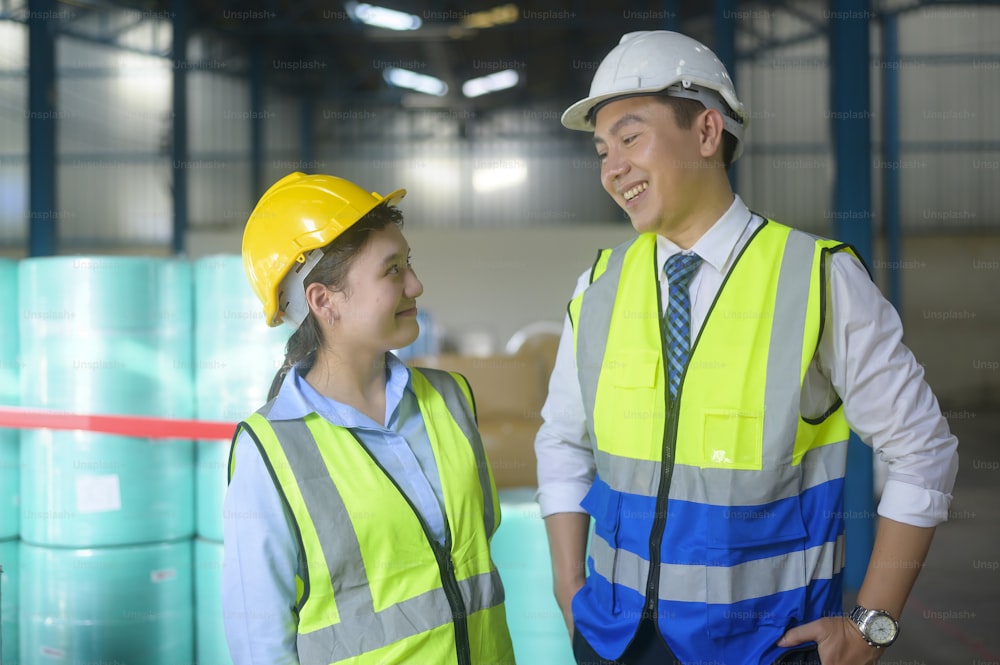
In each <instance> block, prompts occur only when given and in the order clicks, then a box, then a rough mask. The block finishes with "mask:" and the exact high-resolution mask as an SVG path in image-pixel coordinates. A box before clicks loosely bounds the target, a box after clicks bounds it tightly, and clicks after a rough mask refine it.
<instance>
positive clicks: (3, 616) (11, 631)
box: [0, 538, 21, 665]
mask: <svg viewBox="0 0 1000 665" xmlns="http://www.w3.org/2000/svg"><path fill="white" fill-rule="evenodd" d="M20 545H21V542H20V541H19V540H17V539H16V538H14V539H10V540H4V541H0V568H3V573H2V574H0V663H3V665H17V664H18V663H20V662H21V660H20V658H19V657H18V643H19V642H18V636H17V626H18V607H17V606H18V588H17V587H18V579H19V576H20V570H21V565H20V559H21V557H20Z"/></svg>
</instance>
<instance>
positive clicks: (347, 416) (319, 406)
mask: <svg viewBox="0 0 1000 665" xmlns="http://www.w3.org/2000/svg"><path fill="white" fill-rule="evenodd" d="M300 369H301V365H300V364H296V365H295V366H294V367H292V369H291V370H289V372H288V374H287V375H286V376H285V379H284V381H283V382H282V383H281V389H280V390H279V391H278V395H277V396H276V397H275V398H274V404H272V405H271V410H270V412H268V414H267V418H268V420H295V419H297V418H304V417H305V416H307V415H309V414H310V413H316V414H318V415H320V416H322V417H323V418H325V419H326V420H328V421H330V422H332V423H335V424H337V425H341V426H343V427H371V426H372V422H373V421H372V420H371V418H369V417H368V416H366V415H364V414H363V413H361V412H360V411H358V410H357V409H355V408H354V407H351V406H348V405H346V404H343V403H342V402H338V401H336V400H333V399H331V398H329V397H326V396H324V395H321V394H320V393H319V392H317V391H316V389H315V388H313V387H312V386H311V385H309V383H308V382H307V381H306V379H305V376H303V375H302V374H301V373H300ZM385 369H386V380H385V410H386V421H387V422H388V421H391V420H392V418H393V417H394V414H395V412H396V409H397V408H398V407H399V403H400V402H401V401H402V399H403V395H404V394H405V393H406V391H411V392H412V390H413V388H412V385H411V382H410V368H409V367H407V366H406V364H405V363H403V361H402V360H400V359H399V358H398V357H396V355H395V354H393V353H386V354H385ZM377 424H378V425H379V426H380V427H382V426H385V425H386V423H377Z"/></svg>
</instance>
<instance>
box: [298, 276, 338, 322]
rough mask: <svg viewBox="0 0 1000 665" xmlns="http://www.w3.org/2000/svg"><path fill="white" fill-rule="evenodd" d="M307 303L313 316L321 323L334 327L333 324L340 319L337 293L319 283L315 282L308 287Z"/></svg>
mask: <svg viewBox="0 0 1000 665" xmlns="http://www.w3.org/2000/svg"><path fill="white" fill-rule="evenodd" d="M306 303H307V304H308V305H309V310H310V311H311V312H312V313H313V316H314V317H316V318H317V319H319V320H320V321H326V322H327V323H329V324H331V325H333V322H334V321H336V320H337V319H339V318H340V309H339V299H338V298H337V292H336V291H334V290H333V289H331V288H330V287H328V286H325V285H323V284H320V283H319V282H313V283H312V284H310V285H309V286H307V287H306Z"/></svg>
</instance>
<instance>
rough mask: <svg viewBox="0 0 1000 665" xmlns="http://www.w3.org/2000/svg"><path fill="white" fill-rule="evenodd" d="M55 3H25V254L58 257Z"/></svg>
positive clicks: (49, 0)
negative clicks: (26, 20) (26, 200)
mask: <svg viewBox="0 0 1000 665" xmlns="http://www.w3.org/2000/svg"><path fill="white" fill-rule="evenodd" d="M54 9H55V1H54V0H30V1H29V2H28V190H29V191H28V220H29V221H28V256H52V255H53V254H55V253H56V242H57V224H56V220H57V219H58V215H57V214H56V127H57V123H56V109H57V105H56V41H55V34H56V29H57V27H58V21H57V19H55V18H53V17H54V16H55V15H56V12H55V11H54Z"/></svg>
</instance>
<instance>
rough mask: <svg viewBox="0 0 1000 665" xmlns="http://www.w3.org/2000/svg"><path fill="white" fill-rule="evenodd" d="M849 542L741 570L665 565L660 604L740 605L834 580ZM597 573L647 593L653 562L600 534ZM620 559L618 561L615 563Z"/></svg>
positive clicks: (594, 552) (594, 541) (595, 545)
mask: <svg viewBox="0 0 1000 665" xmlns="http://www.w3.org/2000/svg"><path fill="white" fill-rule="evenodd" d="M844 548H845V540H844V537H843V536H839V537H838V538H837V540H836V541H832V542H827V543H823V544H822V545H818V546H816V547H811V548H809V549H807V550H804V551H803V550H799V551H796V552H790V553H788V554H782V555H779V556H774V557H768V558H764V559H757V560H755V561H748V562H746V563H741V564H738V565H735V566H729V567H726V566H703V565H683V564H667V563H664V564H661V565H660V590H659V598H660V600H667V601H677V602H685V603H721V604H731V603H737V602H740V601H743V600H748V599H750V598H759V597H761V596H769V595H772V594H775V593H780V592H782V591H791V590H792V589H798V588H801V587H803V586H805V585H807V584H808V583H809V582H810V581H811V580H824V579H830V578H831V577H832V576H833V575H835V574H837V573H838V572H840V571H841V570H842V569H843V567H844V560H845V549H844ZM590 556H591V558H592V559H593V562H594V572H595V573H597V574H599V575H601V576H602V577H604V578H605V579H607V580H612V581H613V582H614V583H615V584H619V585H621V586H624V587H627V588H629V589H632V590H634V591H636V592H637V593H640V594H644V593H645V588H646V580H647V578H648V573H649V563H648V562H647V561H645V560H644V559H642V558H641V557H640V556H639V555H637V554H634V553H632V552H628V551H625V550H618V551H617V553H616V551H615V550H614V548H612V547H611V546H610V545H609V544H608V543H607V541H605V540H604V539H603V538H601V537H600V536H598V535H597V534H594V535H593V537H592V538H591V541H590ZM616 556H617V561H616V560H615V558H616Z"/></svg>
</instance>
